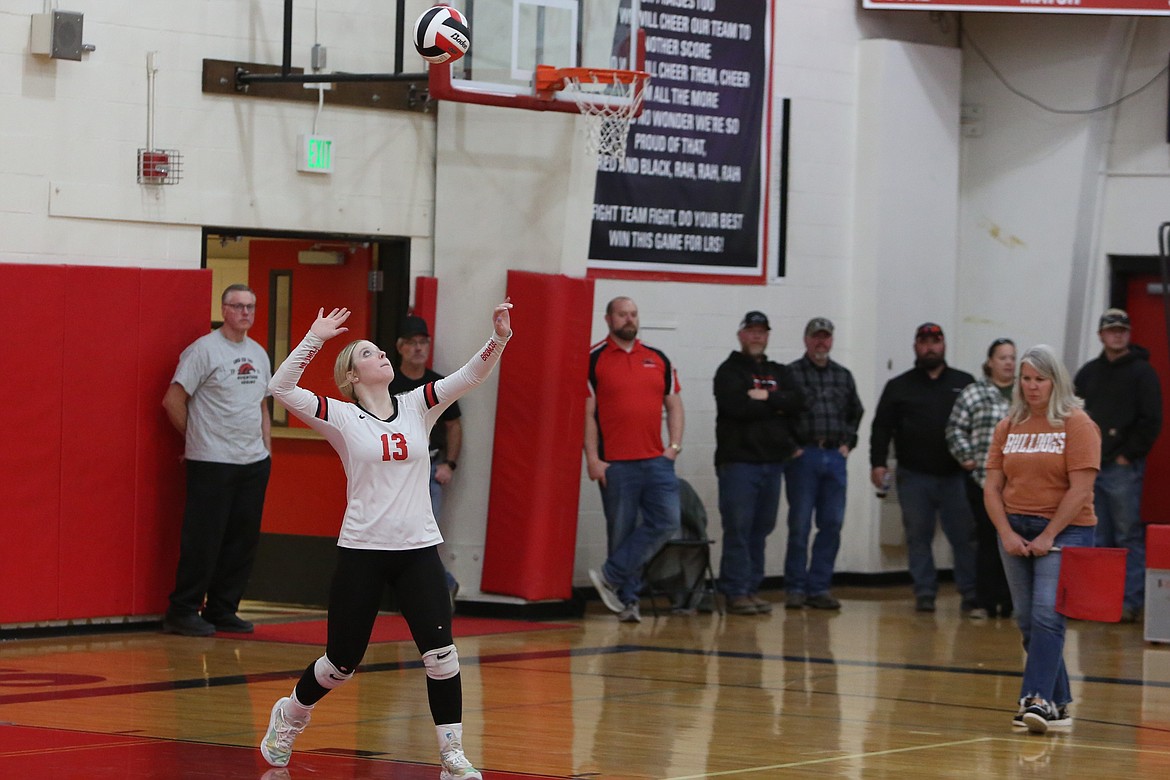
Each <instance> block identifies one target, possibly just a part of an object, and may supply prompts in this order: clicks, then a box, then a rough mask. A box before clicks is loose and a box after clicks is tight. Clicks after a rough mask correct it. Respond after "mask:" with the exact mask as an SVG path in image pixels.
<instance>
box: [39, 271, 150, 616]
mask: <svg viewBox="0 0 1170 780" xmlns="http://www.w3.org/2000/svg"><path fill="white" fill-rule="evenodd" d="M140 275H141V271H139V270H138V269H136V268H92V267H85V266H69V267H67V268H66V270H65V312H66V317H65V349H64V350H63V351H62V352H61V353H60V354H59V355H58V356H56V357H58V358H59V359H60V360H61V361H62V362H63V363H64V364H65V385H64V388H63V392H62V404H61V474H62V481H61V521H60V526H59V527H60V529H61V541H60V546H59V549H60V553H59V556H60V558H59V560H60V563H61V575H62V576H61V579H60V580H59V582H58V597H57V598H58V614H57V616H58V617H60V618H78V617H86V616H93V615H128V614H130V612H131V608H132V594H133V590H134V588H133V579H134V565H133V562H134V545H133V539H134V487H135V479H134V469H135V451H136V449H137V438H138V437H137V433H138V425H137V423H138V413H137V412H138V410H137V399H138V395H139V393H140V392H142V391H143V388H141V387H140V386H139V384H138V358H139V355H138V339H137V334H138V330H139V328H140V327H143V326H144V323H140V322H139V317H140V313H139V310H138V306H137V304H138V301H139V295H138V277H139V276H140ZM128 304H129V305H128ZM127 542H130V543H129V544H128V543H127Z"/></svg>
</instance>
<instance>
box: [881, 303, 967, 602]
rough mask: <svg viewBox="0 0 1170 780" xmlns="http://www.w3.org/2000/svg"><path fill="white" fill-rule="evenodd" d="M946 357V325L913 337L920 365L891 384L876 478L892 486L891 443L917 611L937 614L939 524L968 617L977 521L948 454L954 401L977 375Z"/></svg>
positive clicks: (927, 327) (885, 396) (928, 326)
mask: <svg viewBox="0 0 1170 780" xmlns="http://www.w3.org/2000/svg"><path fill="white" fill-rule="evenodd" d="M946 354H947V344H946V339H945V338H944V337H943V331H942V328H941V327H939V326H938V325H937V324H935V323H933V322H926V323H923V324H922V325H919V326H918V330H917V331H915V333H914V356H915V361H914V368H912V369H910V370H909V371H907V372H905V373H904V374H900V375H898V376H896V377H894V378H893V379H891V380H890V381H889V382H887V383H886V386H885V389H884V390H882V397H881V400H879V401H878V407H877V411H876V412H874V418H873V426H872V428H871V429H870V438H869V448H870V449H869V463H870V466H871V467H872V470H871V472H870V480H871V481H872V482H873V484H874V487H876V488H878V489H879V490H880V489H882V488H884V487H885V486H886V485H887V482H886V479H887V476H888V474H889V472H888V469H887V467H886V458H887V457H888V456H889V450H890V441H891V440H893V442H894V451H895V453H896V455H897V458H898V469H897V473H896V479H897V486H898V503H899V504H900V505H901V507H902V525H903V527H904V528H905V530H906V556H907V559H908V563H909V567H910V578H911V579H912V580H913V581H914V597H915V609H917V610H918V611H919V612H934V599H935V596H936V595H937V593H938V572H937V570H936V569H935V566H934V554H933V552H932V551H931V544H932V543H933V541H934V529H935V525H936V521H937V522H940V523H941V525H942V529H943V533H944V534H946V537H947V540H948V541H949V542H950V543H951V549H952V550H953V551H954V558H955V564H954V565H955V585H956V586H957V587H958V589H959V593H960V594H961V595H962V598H963V600H962V611H963V612H964V613H966V612H970V611H971V610H972V609H974V608H975V606H976V602H975V544H974V536H973V534H974V520H973V519H972V517H971V507H970V506H969V505H968V503H967V494H966V486H965V485H964V482H963V480H964V479H965V478H966V477H965V472H964V471H963V468H962V466H960V465H959V463H958V461H956V460H955V459H954V458H953V457H951V453H950V451H949V450H948V449H947V441H946V428H947V420H949V419H950V416H951V408H952V407H954V405H955V399H956V398H958V397H959V393H960V392H961V391H962V389H963V388H964V387H966V386H967V385H969V384H971V383H972V382H974V381H975V377H973V376H971V375H970V374H968V373H967V372H965V371H959V370H957V369H954V368H951V367H950V366H948V365H947V363H946Z"/></svg>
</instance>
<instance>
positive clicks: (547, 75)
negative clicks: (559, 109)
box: [533, 65, 650, 95]
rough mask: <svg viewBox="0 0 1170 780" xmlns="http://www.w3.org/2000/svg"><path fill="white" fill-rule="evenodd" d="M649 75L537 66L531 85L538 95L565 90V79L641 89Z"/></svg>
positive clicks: (641, 72)
mask: <svg viewBox="0 0 1170 780" xmlns="http://www.w3.org/2000/svg"><path fill="white" fill-rule="evenodd" d="M649 78H650V74H649V73H647V72H646V71H644V70H621V69H616V68H580V67H577V68H557V67H553V66H552V65H537V66H536V73H535V75H534V77H533V85H534V87H535V89H536V94H538V95H548V94H550V93H552V92H555V91H557V90H560V89H564V88H565V81H566V79H567V80H569V81H576V82H584V83H589V82H603V83H604V82H609V83H617V84H633V85H634V88H635V89H639V88H641V86H642V85H643V84H645V83H646V80H647V79H649Z"/></svg>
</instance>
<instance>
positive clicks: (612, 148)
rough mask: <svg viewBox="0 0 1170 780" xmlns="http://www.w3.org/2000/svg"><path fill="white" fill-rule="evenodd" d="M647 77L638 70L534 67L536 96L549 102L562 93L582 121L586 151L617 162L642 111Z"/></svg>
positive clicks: (623, 155)
mask: <svg viewBox="0 0 1170 780" xmlns="http://www.w3.org/2000/svg"><path fill="white" fill-rule="evenodd" d="M649 80H650V74H649V73H645V72H643V71H640V70H608V69H604V68H554V67H551V66H549V65H537V66H536V78H535V86H536V94H537V95H538V96H540V97H544V98H550V96H551V94H552V93H553V92H554V91H556V90H564V91H565V93H566V94H568V95H569V96H570V97H572V98H573V102H575V103H576V104H577V110H578V111H579V112H580V113H581V116H583V117H585V130H586V133H585V150H586V151H587V152H589V153H590V154H597V155H600V156H601V157H612V158H614V159H616V160H624V159H625V158H626V139H627V137H628V136H629V134H630V122H632V121H633V119H634V117H635V116H637V115H638V113H639V112H640V110H641V107H642V94H643V92H644V91H645V88H646V83H647V82H648V81H649Z"/></svg>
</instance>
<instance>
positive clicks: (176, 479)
mask: <svg viewBox="0 0 1170 780" xmlns="http://www.w3.org/2000/svg"><path fill="white" fill-rule="evenodd" d="M139 284H140V292H139V303H138V312H139V323H140V325H141V327H139V328H138V332H137V333H136V334H135V337H136V338H137V340H138V354H139V356H140V357H139V361H138V387H139V388H140V390H139V392H138V393H137V394H136V401H137V408H136V410H135V417H136V419H137V421H138V439H137V442H138V448H137V455H136V465H135V468H134V476H135V482H136V484H135V491H134V495H135V505H134V601H133V613H132V614H135V615H153V614H157V613H160V612H162V611H163V610H165V609H166V607H167V595H168V594H169V593H170V592H171V589H172V588H173V587H174V585H175V566H176V565H177V564H178V562H179V533H180V531H181V530H182V525H183V502H184V500H185V498H186V494H187V489H186V472H185V469H184V466H183V464H182V462H181V458H182V455H183V437H182V436H180V435H179V434H178V432H177V431H176V430H175V429H174V428H173V427H172V426H171V423H170V421H169V420H168V419H167V413H166V412H165V411H163V408H162V398H163V394H165V393H166V391H167V387H169V386H170V384H171V377H173V376H174V375H175V368H176V367H177V366H178V364H179V353H181V352H182V351H183V350H184V349H185V348H186V347H187V345H188V344H190V343H191V342H192V341H194V340H195V339H197V338H199V337H200V336H202V335H203V334H204V333H206V332H207V329H208V322H207V315H208V312H209V310H210V309H209V305H208V304H209V302H210V301H211V272H210V271H162V270H144V271H142V272H141V274H140V275H139Z"/></svg>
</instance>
